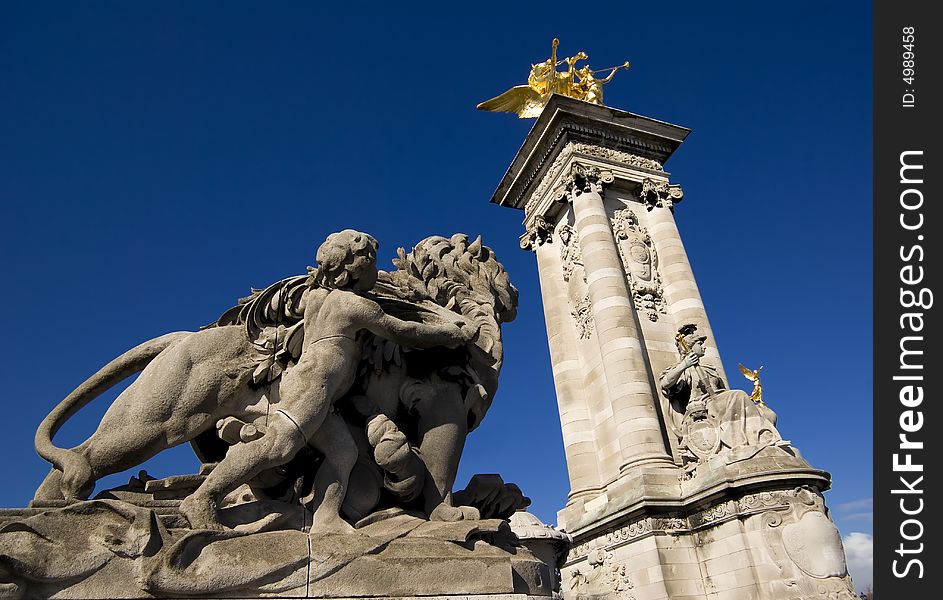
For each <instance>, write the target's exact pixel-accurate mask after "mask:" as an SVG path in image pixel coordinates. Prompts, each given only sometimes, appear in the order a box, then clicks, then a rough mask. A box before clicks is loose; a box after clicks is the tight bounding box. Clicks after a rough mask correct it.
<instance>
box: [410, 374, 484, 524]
mask: <svg viewBox="0 0 943 600" xmlns="http://www.w3.org/2000/svg"><path fill="white" fill-rule="evenodd" d="M415 410H416V412H417V413H419V436H420V440H421V441H420V443H419V452H420V454H421V455H422V456H423V460H424V461H425V463H426V468H427V469H428V470H429V475H431V477H427V478H426V481H425V483H424V485H423V497H424V501H425V509H426V514H428V515H429V516H430V517H431V518H433V519H435V520H441V521H458V520H462V519H468V518H477V517H476V515H474V514H473V513H472V511H470V510H469V511H463V510H462V509H461V508H459V507H452V506H451V501H452V498H451V496H452V486H453V485H454V484H455V475H456V474H457V473H458V463H459V460H460V459H461V456H462V449H463V448H464V447H465V438H466V437H467V435H468V414H467V411H466V409H465V406H464V403H463V401H462V396H461V393H460V392H459V390H458V387H457V386H455V385H452V384H445V385H443V384H439V385H431V386H429V387H428V392H427V393H426V394H423V397H421V398H419V400H418V403H417V405H416V407H415ZM466 513H467V514H466Z"/></svg>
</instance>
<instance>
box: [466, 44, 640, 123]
mask: <svg viewBox="0 0 943 600" xmlns="http://www.w3.org/2000/svg"><path fill="white" fill-rule="evenodd" d="M559 44H560V40H558V39H557V38H554V39H553V48H552V50H551V52H550V58H548V59H547V60H545V61H543V62H540V63H537V64H536V65H531V67H530V75H528V76H527V85H516V86H514V87H512V88H511V89H509V90H508V91H506V92H504V93H503V94H501V95H500V96H498V97H496V98H492V99H491V100H486V101H484V102H482V103H481V104H479V105H478V110H487V111H491V112H514V113H517V115H518V116H519V117H520V118H522V119H532V118H535V117H538V116H540V113H541V112H542V111H543V109H544V106H546V105H547V101H548V100H550V96H551V95H553V94H561V95H563V96H569V97H570V98H576V99H578V100H583V101H585V102H591V103H593V104H602V86H603V85H604V84H606V83H609V81H611V80H612V76H613V75H615V73H616V71H618V70H619V69H628V68H629V61H625V63H623V64H621V65H617V66H615V67H609V68H608V69H598V70H596V71H593V70H591V69H590V68H589V65H586V66H583V67H580V68H576V63H578V62H579V61H581V60H587V59H588V58H589V57H588V56H587V55H586V53H585V52H583V51H582V50H581V51H579V52H577V53H576V55H574V56H570V57H567V58H564V59H563V60H560V61H558V60H557V46H558V45H559ZM564 63H566V66H567V69H566V71H557V67H558V66H560V65H562V64H564ZM603 71H610V73H609V75H607V76H606V77H603V78H599V79H597V78H596V77H595V74H596V73H600V72H603ZM577 77H578V78H579V80H577V79H576V78H577Z"/></svg>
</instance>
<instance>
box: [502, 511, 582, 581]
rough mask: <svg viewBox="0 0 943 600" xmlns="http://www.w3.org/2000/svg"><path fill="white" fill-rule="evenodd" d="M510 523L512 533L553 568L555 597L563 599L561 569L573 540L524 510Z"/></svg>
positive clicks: (515, 514) (510, 520)
mask: <svg viewBox="0 0 943 600" xmlns="http://www.w3.org/2000/svg"><path fill="white" fill-rule="evenodd" d="M508 522H509V523H510V525H511V531H512V532H514V535H516V536H517V539H519V540H520V541H521V543H522V544H523V545H524V547H526V548H527V549H528V550H530V551H531V552H533V553H534V555H535V556H537V557H538V558H539V559H540V560H541V562H543V563H544V564H546V565H548V566H550V567H551V569H552V570H553V574H552V577H553V580H554V588H553V591H554V595H555V597H558V598H559V597H561V596H560V593H561V592H560V579H561V578H560V567H561V566H563V561H564V559H565V558H566V554H567V550H569V548H570V545H571V544H572V543H573V540H572V538H571V537H570V536H569V535H567V534H565V533H563V532H562V531H559V530H557V529H554V528H553V527H550V526H549V525H545V524H544V523H542V522H541V521H540V519H538V518H537V517H535V516H534V515H532V514H531V513H529V512H525V511H522V510H519V511H517V512H515V513H514V514H513V515H511V518H510V519H509V520H508Z"/></svg>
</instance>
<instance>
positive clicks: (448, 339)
mask: <svg viewBox="0 0 943 600" xmlns="http://www.w3.org/2000/svg"><path fill="white" fill-rule="evenodd" d="M359 299H360V300H361V301H362V302H363V304H362V306H361V308H362V310H363V316H364V319H363V321H362V322H361V323H360V325H361V326H362V328H364V329H367V330H369V331H370V332H371V333H374V334H376V335H378V336H380V337H382V338H386V339H388V340H392V341H394V342H396V343H397V344H400V345H403V346H411V347H413V348H431V347H433V346H445V347H447V348H455V347H456V346H460V345H462V344H465V343H467V342H469V341H471V340H472V339H474V335H475V332H474V331H473V330H472V329H471V328H468V327H463V323H462V322H461V320H460V318H459V317H458V315H456V319H455V322H454V323H448V322H446V323H441V324H426V323H422V322H416V321H404V320H402V319H397V318H396V317H393V316H390V315H388V314H386V313H385V312H384V311H383V309H382V308H381V307H380V305H379V304H377V303H376V302H374V301H373V300H369V299H367V298H363V297H362V296H361V297H359Z"/></svg>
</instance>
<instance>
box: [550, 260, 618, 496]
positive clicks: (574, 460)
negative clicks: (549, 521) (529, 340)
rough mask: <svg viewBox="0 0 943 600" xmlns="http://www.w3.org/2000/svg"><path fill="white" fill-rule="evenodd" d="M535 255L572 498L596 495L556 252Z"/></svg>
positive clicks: (590, 438) (589, 427)
mask: <svg viewBox="0 0 943 600" xmlns="http://www.w3.org/2000/svg"><path fill="white" fill-rule="evenodd" d="M535 253H536V255H537V269H538V275H539V278H540V293H541V295H542V296H543V305H544V318H545V319H546V323H547V339H548V342H549V345H550V361H551V363H552V364H553V383H554V387H555V389H556V393H557V405H558V406H559V409H560V425H561V427H562V429H563V448H564V452H565V453H566V465H567V471H568V473H569V478H570V495H569V496H570V499H571V500H572V499H575V498H578V497H581V496H584V495H587V494H593V493H598V492H599V490H600V489H601V488H602V483H603V482H602V481H601V478H600V474H599V461H598V460H597V451H598V449H597V446H596V439H595V433H594V426H593V422H592V419H591V416H590V412H589V408H588V406H587V402H586V400H587V398H586V394H585V391H584V389H583V369H582V364H581V362H580V357H579V352H578V351H577V348H576V335H575V334H574V331H573V326H572V324H571V322H572V316H571V315H570V304H569V299H568V297H567V291H566V287H565V282H564V281H563V278H562V277H561V275H560V265H559V250H558V249H557V246H555V245H553V244H541V245H538V246H537V247H536V248H535Z"/></svg>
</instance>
